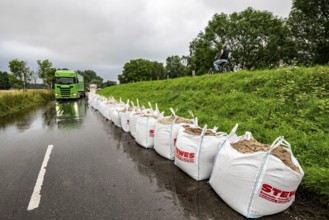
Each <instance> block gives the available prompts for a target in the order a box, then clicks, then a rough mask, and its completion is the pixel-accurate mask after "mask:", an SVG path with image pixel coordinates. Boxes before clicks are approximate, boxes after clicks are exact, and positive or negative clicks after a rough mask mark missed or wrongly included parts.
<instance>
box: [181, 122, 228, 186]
mask: <svg viewBox="0 0 329 220" xmlns="http://www.w3.org/2000/svg"><path fill="white" fill-rule="evenodd" d="M225 136H226V134H225V133H216V132H214V131H211V130H209V129H206V126H205V128H203V129H201V128H193V127H188V126H183V127H181V128H180V129H179V131H178V135H177V141H176V152H175V165H176V166H177V167H179V168H180V169H181V170H183V171H184V172H185V173H187V174H188V175H189V176H191V177H192V178H193V179H195V180H204V179H208V178H209V177H210V174H211V170H212V168H213V163H214V158H215V155H216V153H217V150H218V147H219V145H220V143H222V142H223V141H224V140H225Z"/></svg>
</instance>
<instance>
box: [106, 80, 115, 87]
mask: <svg viewBox="0 0 329 220" xmlns="http://www.w3.org/2000/svg"><path fill="white" fill-rule="evenodd" d="M115 85H117V82H116V81H111V80H107V81H106V82H105V83H104V84H103V87H109V86H115Z"/></svg>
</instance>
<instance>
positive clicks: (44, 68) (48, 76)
mask: <svg viewBox="0 0 329 220" xmlns="http://www.w3.org/2000/svg"><path fill="white" fill-rule="evenodd" d="M37 64H38V71H37V72H38V75H39V77H40V78H41V79H42V81H43V83H44V84H46V85H48V86H49V87H50V86H51V83H52V81H53V79H54V76H55V72H54V68H53V67H52V65H53V64H52V62H50V61H49V60H37Z"/></svg>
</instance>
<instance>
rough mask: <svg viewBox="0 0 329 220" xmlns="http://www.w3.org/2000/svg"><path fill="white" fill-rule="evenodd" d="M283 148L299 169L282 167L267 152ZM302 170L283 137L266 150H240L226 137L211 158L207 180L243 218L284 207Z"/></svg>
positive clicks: (300, 176)
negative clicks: (243, 151)
mask: <svg viewBox="0 0 329 220" xmlns="http://www.w3.org/2000/svg"><path fill="white" fill-rule="evenodd" d="M279 146H281V147H285V148H283V149H285V150H287V151H288V152H289V154H290V155H291V160H292V162H293V164H294V165H295V166H296V167H298V169H299V171H300V173H299V172H296V171H294V170H292V169H291V168H290V167H288V166H286V165H285V164H284V163H283V162H282V161H281V160H280V159H279V158H277V157H276V156H274V155H272V154H271V152H272V151H273V150H274V149H275V148H277V147H279ZM303 175H304V172H303V170H302V168H301V167H300V165H299V163H298V161H297V160H296V158H295V157H294V156H293V154H292V152H291V147H290V144H289V143H288V142H286V141H285V140H284V138H283V137H279V138H277V139H276V140H275V141H274V142H273V144H272V145H271V147H270V150H269V152H262V151H259V152H254V153H240V152H238V151H237V150H235V149H233V148H232V146H231V144H230V140H229V139H227V140H226V141H224V142H223V143H222V145H221V147H220V149H219V151H218V154H217V156H216V158H215V165H214V168H213V171H212V174H211V178H210V180H209V183H210V185H211V186H212V188H213V189H214V190H215V191H216V193H217V194H218V195H219V196H220V197H221V198H222V199H223V200H224V201H225V202H226V203H227V204H228V205H229V206H231V207H232V208H233V209H234V210H236V211H237V212H239V213H240V214H242V215H244V216H246V217H247V218H258V217H261V216H264V215H272V214H275V213H278V212H281V211H283V210H285V209H287V208H288V207H289V206H290V205H291V204H292V202H293V201H294V199H295V192H296V190H297V188H298V185H299V184H300V182H301V180H302V178H303Z"/></svg>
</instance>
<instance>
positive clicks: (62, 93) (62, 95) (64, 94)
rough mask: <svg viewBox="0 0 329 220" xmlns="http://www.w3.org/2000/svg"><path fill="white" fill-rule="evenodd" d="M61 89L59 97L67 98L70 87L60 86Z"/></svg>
mask: <svg viewBox="0 0 329 220" xmlns="http://www.w3.org/2000/svg"><path fill="white" fill-rule="evenodd" d="M60 91H61V97H63V98H69V97H70V93H71V88H60Z"/></svg>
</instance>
